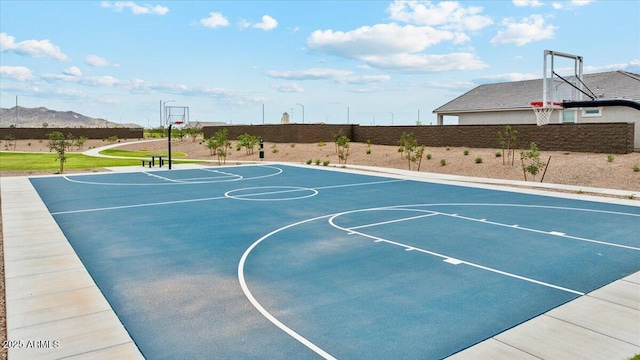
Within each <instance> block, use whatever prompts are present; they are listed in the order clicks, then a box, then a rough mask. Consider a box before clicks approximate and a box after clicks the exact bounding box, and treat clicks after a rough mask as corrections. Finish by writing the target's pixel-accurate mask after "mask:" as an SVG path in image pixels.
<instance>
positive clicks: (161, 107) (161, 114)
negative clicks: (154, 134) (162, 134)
mask: <svg viewBox="0 0 640 360" xmlns="http://www.w3.org/2000/svg"><path fill="white" fill-rule="evenodd" d="M160 127H162V99H160Z"/></svg>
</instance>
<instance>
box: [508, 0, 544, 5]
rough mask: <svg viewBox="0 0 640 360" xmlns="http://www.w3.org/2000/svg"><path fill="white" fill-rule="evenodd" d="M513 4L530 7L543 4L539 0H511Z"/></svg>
mask: <svg viewBox="0 0 640 360" xmlns="http://www.w3.org/2000/svg"><path fill="white" fill-rule="evenodd" d="M513 5H515V6H519V7H525V6H531V7H540V6H543V5H544V4H543V3H542V2H540V0H513Z"/></svg>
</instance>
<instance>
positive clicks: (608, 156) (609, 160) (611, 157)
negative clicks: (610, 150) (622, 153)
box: [607, 154, 613, 162]
mask: <svg viewBox="0 0 640 360" xmlns="http://www.w3.org/2000/svg"><path fill="white" fill-rule="evenodd" d="M607 161H608V162H613V155H611V154H609V155H607Z"/></svg>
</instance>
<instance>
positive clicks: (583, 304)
mask: <svg viewBox="0 0 640 360" xmlns="http://www.w3.org/2000/svg"><path fill="white" fill-rule="evenodd" d="M103 149H104V148H100V149H93V150H97V151H100V150H103ZM179 166H180V165H178V166H177V167H176V168H180V167H179ZM195 166H198V165H195V164H188V167H195ZM349 167H350V168H353V166H349ZM119 170H120V171H122V170H125V171H144V170H146V169H145V168H142V167H125V168H121V169H119ZM361 170H367V171H372V170H375V171H377V172H389V173H390V174H391V173H392V174H395V175H396V176H403V177H414V178H415V179H423V180H424V179H426V178H429V179H430V181H433V180H437V181H443V182H450V181H454V182H463V183H469V182H475V181H472V179H471V178H464V177H456V178H455V179H451V178H444V177H442V176H437V175H434V174H425V175H420V174H416V173H415V172H409V173H405V172H403V171H401V170H398V171H395V170H393V171H389V169H380V168H373V169H364V168H362V169H361ZM482 180H485V181H483V182H486V180H487V179H482ZM528 185H530V184H529V183H528ZM492 186H497V185H492ZM600 190H602V191H603V192H607V191H606V190H603V189H600ZM535 191H537V192H540V193H543V192H541V191H539V190H535ZM0 192H1V194H0V196H2V216H3V236H4V260H5V280H6V299H7V334H8V339H9V341H11V342H10V343H9V344H10V345H13V346H11V348H10V349H9V358H10V359H12V360H14V359H60V358H74V359H142V358H143V356H142V354H141V353H140V352H139V350H138V348H137V347H136V345H135V343H134V342H133V340H132V339H131V338H130V336H129V334H128V333H127V331H126V330H125V328H124V326H123V325H122V323H121V322H120V320H119V319H118V317H117V316H116V314H115V313H114V311H113V310H112V309H111V307H110V305H109V303H108V302H107V301H106V300H105V298H104V297H103V295H102V293H101V292H100V290H99V289H98V287H97V286H96V285H95V283H94V282H93V279H92V278H91V276H90V275H89V273H88V272H87V270H86V269H85V267H84V265H83V264H82V263H81V261H80V259H79V258H78V256H77V255H76V253H75V252H74V250H73V248H72V247H71V246H70V244H69V243H68V241H67V239H66V238H65V236H64V235H63V233H62V231H61V230H60V229H59V228H58V226H57V224H56V223H55V221H54V219H53V217H52V216H51V214H50V213H49V212H48V210H47V208H46V206H45V205H44V204H43V202H42V201H41V199H40V197H39V196H38V194H37V193H36V191H35V189H34V188H33V187H32V186H31V183H30V182H29V180H28V178H26V177H5V178H1V179H0ZM547 194H549V193H547ZM557 195H558V194H557V193H556V194H552V196H557ZM562 196H571V197H574V198H580V199H585V196H584V195H581V196H579V197H578V196H577V195H575V194H562ZM589 199H599V200H600V201H602V200H603V199H602V198H597V197H589ZM604 201H606V202H616V203H624V204H627V205H632V206H640V205H639V204H638V201H635V200H622V199H604ZM638 353H640V272H638V273H635V274H632V275H630V276H628V277H625V278H624V279H621V280H618V281H616V282H614V283H611V284H609V285H607V286H604V287H602V288H600V289H598V290H596V291H593V292H591V293H589V294H586V295H585V296H582V297H580V298H579V299H577V300H575V301H572V302H570V303H567V304H565V305H562V306H560V307H558V308H555V309H553V310H551V311H549V312H548V313H546V314H543V315H541V316H538V317H536V318H534V319H531V320H530V321H528V322H525V323H523V324H520V325H518V326H516V327H514V328H512V329H510V330H508V331H505V332H503V333H500V334H498V335H496V336H494V337H492V338H490V339H488V340H486V341H484V342H481V343H479V344H476V345H475V346H473V347H470V348H468V349H466V350H464V351H462V352H460V353H457V354H455V355H454V356H452V357H450V358H451V359H456V360H458V359H574V358H576V359H620V360H624V359H628V358H630V357H632V356H633V355H635V354H638Z"/></svg>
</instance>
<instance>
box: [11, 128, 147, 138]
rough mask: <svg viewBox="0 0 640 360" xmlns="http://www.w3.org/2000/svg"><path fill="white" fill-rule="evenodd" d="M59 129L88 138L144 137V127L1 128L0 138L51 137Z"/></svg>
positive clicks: (75, 136)
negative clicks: (9, 136) (8, 136)
mask: <svg viewBox="0 0 640 360" xmlns="http://www.w3.org/2000/svg"><path fill="white" fill-rule="evenodd" d="M54 131H59V132H61V133H63V134H64V135H65V136H67V135H68V134H72V135H73V137H74V138H79V137H80V136H84V137H86V138H88V139H106V138H108V137H110V136H114V135H115V136H117V137H118V139H142V138H143V136H144V134H143V129H142V128H10V127H9V128H0V140H4V139H5V137H6V136H7V135H11V137H12V138H13V139H15V140H22V139H49V134H50V133H52V132H54Z"/></svg>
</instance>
